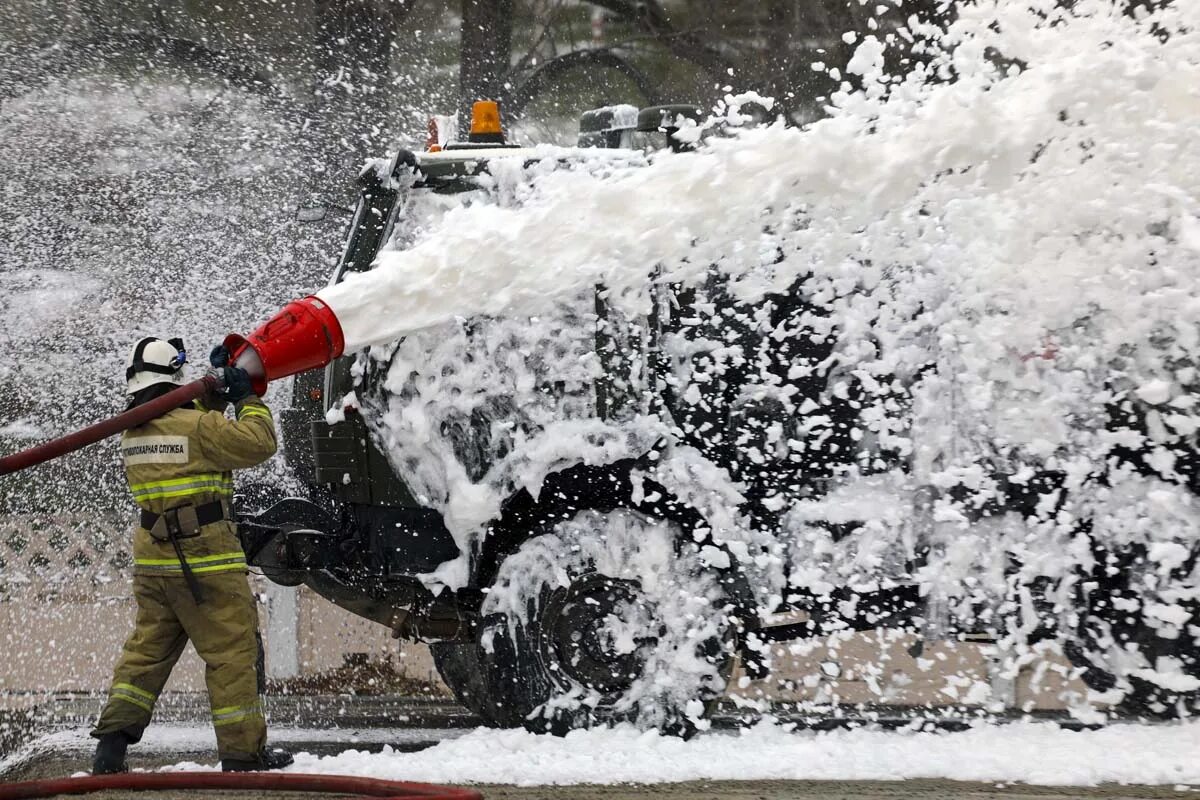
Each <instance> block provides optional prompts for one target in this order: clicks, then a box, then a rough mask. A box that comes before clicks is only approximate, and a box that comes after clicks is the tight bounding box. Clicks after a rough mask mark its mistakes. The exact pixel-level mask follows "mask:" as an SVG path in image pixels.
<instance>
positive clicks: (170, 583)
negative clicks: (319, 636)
mask: <svg viewBox="0 0 1200 800" xmlns="http://www.w3.org/2000/svg"><path fill="white" fill-rule="evenodd" d="M235 412H236V417H237V418H236V420H230V419H227V418H226V417H225V416H224V414H222V413H221V412H219V411H215V410H206V409H203V408H180V409H176V410H175V411H171V412H170V413H168V414H166V415H164V416H162V417H160V418H158V419H156V420H153V421H151V422H148V423H146V424H145V425H142V426H139V427H137V428H133V429H131V430H129V431H127V432H126V433H125V434H124V436H123V437H122V438H121V457H122V459H123V460H124V462H125V474H126V476H127V478H128V480H129V488H130V491H131V492H132V493H133V498H134V500H135V501H136V502H137V505H138V507H139V511H140V513H139V515H138V525H137V529H136V530H135V532H134V536H133V558H134V577H133V592H134V597H135V598H136V599H137V619H136V621H135V623H134V629H133V633H131V634H130V636H129V638H128V639H127V640H126V642H125V646H124V648H123V650H122V653H121V658H120V660H119V661H118V662H117V666H116V668H115V669H114V673H113V683H112V688H111V689H110V691H109V696H108V702H107V703H106V704H105V706H104V709H103V711H102V712H101V714H100V719H99V721H98V722H97V723H96V727H95V728H94V729H93V731H92V735H93V736H96V737H100V736H103V735H104V734H110V733H115V732H118V731H119V732H122V733H124V734H125V735H126V736H127V737H128V739H129V740H130V741H134V742H136V741H138V740H139V739H140V738H141V736H142V732H143V731H144V730H145V728H146V726H147V725H148V724H149V723H150V718H151V716H152V714H153V711H154V706H155V703H156V701H157V700H158V695H159V693H160V692H161V691H162V688H163V686H164V685H165V684H166V682H167V678H168V677H169V676H170V674H171V669H172V668H173V667H174V666H175V662H176V661H178V659H179V656H180V655H181V654H182V653H183V649H184V647H185V646H186V645H187V643H188V641H191V642H192V644H193V645H194V646H195V648H196V652H197V654H198V655H199V656H200V657H201V658H202V659H203V660H204V662H205V665H206V669H205V681H206V683H207V685H208V695H209V701H210V703H211V704H212V720H213V725H214V727H215V728H216V734H217V749H218V751H219V752H220V755H221V758H222V759H238V760H253V759H255V758H256V757H257V756H258V754H259V753H260V752H262V750H263V748H264V747H265V745H266V736H267V729H266V719H265V717H264V715H263V708H262V701H261V698H260V693H261V691H262V687H261V685H260V681H261V649H260V647H261V645H260V640H259V637H258V612H257V609H256V606H255V602H254V597H253V595H252V594H251V592H250V586H249V583H248V582H247V580H246V557H245V554H244V553H243V552H242V548H241V545H240V543H239V541H238V538H237V533H236V528H235V526H234V523H233V521H232V520H231V519H230V514H229V503H230V500H231V498H232V496H233V474H232V470H234V469H237V468H239V467H250V466H254V465H255V464H258V463H260V462H261V461H264V460H266V459H267V458H269V457H270V456H271V455H272V454H273V453H274V452H275V447H276V441H275V426H274V423H273V421H272V419H271V412H270V410H269V409H268V408H267V407H266V405H264V404H263V403H262V401H260V400H259V399H258V398H257V397H254V396H250V397H248V398H246V399H245V400H243V401H241V402H239V403H238V404H237V407H236V409H235ZM180 555H182V556H183V559H184V562H186V564H187V566H188V568H189V569H190V570H191V573H192V575H191V580H190V581H189V580H185V572H184V563H183V562H181V561H180ZM189 583H190V584H191V585H189Z"/></svg>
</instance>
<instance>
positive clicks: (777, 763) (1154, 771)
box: [291, 723, 1200, 786]
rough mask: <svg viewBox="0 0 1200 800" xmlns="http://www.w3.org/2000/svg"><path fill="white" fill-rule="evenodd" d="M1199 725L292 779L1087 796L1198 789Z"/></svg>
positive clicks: (706, 740)
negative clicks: (858, 783) (1094, 790)
mask: <svg viewBox="0 0 1200 800" xmlns="http://www.w3.org/2000/svg"><path fill="white" fill-rule="evenodd" d="M1197 748H1200V725H1198V724H1195V723H1189V724H1186V725H1170V726H1162V727H1157V728H1146V727H1142V726H1137V725H1114V726H1111V727H1108V728H1105V729H1102V730H1096V731H1083V732H1071V731H1067V730H1062V729H1060V728H1058V727H1056V726H1054V725H1049V724H1040V723H1019V724H1013V725H1007V726H981V727H979V728H976V729H972V730H969V731H964V732H961V733H933V732H914V731H900V732H887V731H880V730H867V729H860V730H848V731H832V732H827V733H812V732H789V730H788V728H787V727H786V726H776V725H771V724H760V725H758V726H756V727H754V728H751V729H747V730H744V731H741V732H739V733H731V734H716V733H714V734H704V735H701V736H698V737H696V738H695V739H692V740H691V741H687V742H684V741H681V740H679V739H676V738H672V737H663V736H659V735H658V734H657V733H655V732H654V731H650V732H646V733H643V732H640V731H636V730H633V729H632V728H629V727H624V728H618V729H615V730H608V729H605V730H592V731H576V732H574V733H571V734H569V735H568V736H566V737H564V738H557V737H550V736H535V735H533V734H530V733H526V732H524V731H491V730H484V729H480V730H477V731H474V732H472V733H469V734H467V735H465V736H462V737H459V738H456V739H453V740H450V741H445V742H441V743H439V744H437V745H436V746H434V747H430V748H428V749H425V750H421V751H418V752H415V753H399V752H387V751H385V752H383V753H377V754H370V753H365V752H347V753H342V754H341V755H337V756H329V757H325V758H318V757H315V756H311V755H308V754H301V755H300V756H298V757H297V759H296V764H295V766H294V767H292V768H291V769H292V770H294V771H296V772H322V773H331V774H339V775H362V776H369V777H373V778H384V779H394V780H415V781H431V782H443V783H507V784H517V785H522V786H536V785H545V784H580V783H593V784H614V783H668V782H677V781H690V780H884V781H895V780H905V779H910V778H946V779H951V780H962V781H989V782H1004V783H1009V782H1019V783H1030V784H1042V785H1069V786H1094V785H1097V784H1100V783H1127V784H1197V783H1200V765H1198V764H1197V763H1196V757H1195V754H1196V752H1197Z"/></svg>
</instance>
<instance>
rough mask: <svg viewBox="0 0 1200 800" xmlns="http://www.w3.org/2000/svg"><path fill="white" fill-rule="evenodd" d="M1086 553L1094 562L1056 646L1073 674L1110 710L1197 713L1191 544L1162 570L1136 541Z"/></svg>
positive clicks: (1198, 664)
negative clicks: (1065, 636) (1064, 637)
mask: <svg viewBox="0 0 1200 800" xmlns="http://www.w3.org/2000/svg"><path fill="white" fill-rule="evenodd" d="M1094 552H1095V555H1096V556H1097V558H1096V563H1097V564H1098V565H1099V566H1100V569H1098V570H1097V571H1096V573H1097V574H1096V575H1095V576H1092V577H1093V580H1091V581H1085V582H1082V584H1083V586H1084V587H1086V588H1081V590H1080V591H1079V594H1078V597H1079V600H1078V608H1079V609H1080V610H1079V612H1078V615H1077V620H1076V624H1075V625H1074V626H1073V627H1072V636H1071V637H1070V638H1069V640H1068V641H1067V642H1066V643H1065V646H1064V652H1065V653H1066V655H1067V657H1068V659H1070V661H1071V662H1072V663H1073V664H1074V665H1075V666H1076V667H1080V668H1082V670H1083V671H1082V673H1081V675H1080V677H1081V679H1082V680H1083V681H1084V683H1085V684H1087V686H1088V688H1090V689H1092V690H1093V691H1095V692H1098V693H1100V694H1101V696H1102V698H1103V699H1104V700H1106V701H1109V702H1111V703H1112V706H1111V713H1112V714H1113V715H1115V716H1118V717H1125V718H1136V719H1142V720H1168V719H1179V718H1184V717H1191V716H1196V715H1197V714H1200V642H1198V639H1200V603H1198V602H1197V600H1196V599H1195V592H1194V589H1195V588H1196V582H1195V581H1193V580H1191V577H1190V576H1191V575H1192V574H1193V573H1194V572H1195V565H1196V561H1197V553H1196V551H1195V550H1193V552H1192V553H1191V554H1190V556H1188V557H1187V558H1186V559H1184V560H1183V561H1182V563H1181V564H1180V565H1179V566H1177V567H1174V568H1171V569H1166V570H1164V569H1162V568H1161V567H1159V565H1157V564H1156V563H1155V562H1154V561H1152V560H1151V559H1150V558H1149V554H1148V551H1147V548H1146V547H1144V546H1141V545H1137V546H1133V547H1130V548H1128V549H1127V550H1125V551H1124V552H1121V553H1113V552H1109V551H1104V550H1100V549H1096V550H1095V551H1094ZM1156 567H1158V568H1157V569H1156ZM1151 576H1157V578H1158V580H1154V579H1153V578H1152V577H1151ZM1149 587H1157V588H1149Z"/></svg>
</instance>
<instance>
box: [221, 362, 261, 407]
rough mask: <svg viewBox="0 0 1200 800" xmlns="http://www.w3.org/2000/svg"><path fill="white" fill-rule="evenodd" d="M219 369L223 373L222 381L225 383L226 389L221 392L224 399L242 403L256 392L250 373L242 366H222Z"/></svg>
mask: <svg viewBox="0 0 1200 800" xmlns="http://www.w3.org/2000/svg"><path fill="white" fill-rule="evenodd" d="M217 371H218V372H220V373H221V382H222V383H224V384H225V391H223V392H221V399H222V400H226V401H228V402H230V403H240V402H241V401H243V400H245V399H246V398H247V397H249V396H250V395H252V394H254V387H253V386H251V385H250V373H249V372H246V370H244V369H242V368H241V367H221V368H220V369H219V370H217Z"/></svg>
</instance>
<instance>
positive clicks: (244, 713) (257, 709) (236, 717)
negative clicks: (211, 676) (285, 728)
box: [212, 701, 263, 728]
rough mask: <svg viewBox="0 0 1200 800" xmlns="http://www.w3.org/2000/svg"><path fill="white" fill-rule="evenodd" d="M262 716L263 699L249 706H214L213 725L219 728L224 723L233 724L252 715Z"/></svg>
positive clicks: (243, 720)
mask: <svg viewBox="0 0 1200 800" xmlns="http://www.w3.org/2000/svg"><path fill="white" fill-rule="evenodd" d="M261 716H263V707H262V702H261V701H260V702H258V703H254V704H253V705H248V706H226V707H225V708H214V709H213V710H212V720H213V725H214V726H215V727H218V728H219V727H221V726H222V725H233V724H235V723H238V722H245V721H246V720H248V719H250V718H251V717H261Z"/></svg>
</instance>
